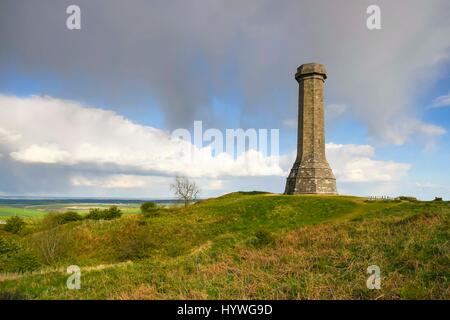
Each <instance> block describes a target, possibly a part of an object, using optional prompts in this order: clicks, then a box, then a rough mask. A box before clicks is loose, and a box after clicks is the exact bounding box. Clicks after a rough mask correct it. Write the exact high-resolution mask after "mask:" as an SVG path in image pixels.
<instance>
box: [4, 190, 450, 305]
mask: <svg viewBox="0 0 450 320" xmlns="http://www.w3.org/2000/svg"><path fill="white" fill-rule="evenodd" d="M449 218H450V203H449V202H444V201H433V202H418V201H417V202H416V201H412V202H410V201H369V202H367V201H364V199H362V198H358V197H350V196H317V195H301V196H300V195H299V196H284V195H276V194H269V193H259V192H253V193H244V192H238V193H232V194H227V195H225V196H222V197H219V198H214V199H208V200H202V201H200V202H198V203H196V204H194V205H191V206H190V207H188V208H164V209H160V210H159V211H158V212H157V213H156V214H154V215H153V216H150V217H146V218H144V217H143V216H142V215H141V214H127V215H124V216H122V217H121V218H120V219H116V220H111V221H102V220H100V221H94V220H82V221H76V222H70V223H67V224H64V225H56V226H55V225H54V224H51V223H50V222H48V221H50V220H51V219H44V220H43V221H39V222H36V223H32V222H28V225H27V227H26V230H25V231H24V232H22V234H21V235H19V236H17V235H11V234H9V233H7V232H5V231H0V239H2V240H1V241H0V251H1V250H3V252H7V250H10V249H8V248H10V247H11V246H12V245H16V247H17V248H18V249H15V251H14V252H16V253H11V252H13V251H11V250H10V251H8V252H10V254H9V258H8V257H6V254H5V255H4V256H3V258H0V259H4V260H3V266H9V268H10V269H9V270H6V269H5V268H6V267H4V270H3V272H4V273H3V274H2V275H0V298H1V297H3V298H27V299H54V298H59V299H80V298H81V299H92V298H93V299H216V298H220V299H410V298H414V299H430V298H435V299H449V298H450V289H449V288H450V283H449V278H450V269H449V266H450V260H449V257H450V247H449V239H450V224H449V222H450V219H449ZM47 220H48V221H47ZM46 221H47V222H46ZM46 223H47V224H46ZM49 241H50V242H53V243H57V246H58V249H57V250H56V253H55V254H54V256H53V257H50V258H49V254H48V253H47V254H46V253H45V243H48V242H49ZM2 246H3V247H2ZM2 248H3V249H2ZM5 248H6V249H5ZM5 257H6V258H5ZM24 257H25V258H24ZM8 259H9V260H8ZM27 259H29V260H27ZM33 259H34V260H33ZM30 261H31V262H33V261H34V262H33V263H36V265H35V266H34V267H33V268H32V269H35V271H33V272H31V271H30V272H25V273H23V274H15V273H12V274H11V273H9V274H5V272H6V271H9V272H11V271H14V269H13V268H14V267H16V268H19V269H20V267H21V266H22V264H23V263H31V262H30ZM1 264H2V261H0V270H1V268H2V267H1ZM69 265H78V266H80V267H81V272H82V277H81V289H80V290H68V289H67V288H66V280H67V277H68V275H67V274H66V272H65V268H67V266H69ZM370 265H378V266H379V267H380V269H381V276H382V281H381V289H380V290H369V289H367V287H366V280H367V278H368V276H369V275H368V274H367V273H366V270H367V267H368V266H370ZM30 270H31V269H30Z"/></svg>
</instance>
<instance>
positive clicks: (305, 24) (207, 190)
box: [0, 0, 450, 199]
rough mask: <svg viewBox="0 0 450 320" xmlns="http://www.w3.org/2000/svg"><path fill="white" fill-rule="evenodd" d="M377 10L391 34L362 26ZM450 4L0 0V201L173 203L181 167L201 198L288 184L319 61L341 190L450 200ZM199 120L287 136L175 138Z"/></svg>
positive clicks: (442, 0) (329, 144) (330, 153)
mask: <svg viewBox="0 0 450 320" xmlns="http://www.w3.org/2000/svg"><path fill="white" fill-rule="evenodd" d="M372 4H376V5H378V6H379V8H380V13H381V14H380V17H381V29H376V30H369V29H368V28H367V26H366V20H367V18H368V17H369V14H367V12H366V10H367V8H368V7H369V6H370V5H372ZM70 5H77V6H79V8H80V10H81V16H80V21H81V29H79V30H69V29H68V28H67V26H66V21H67V19H68V17H69V14H67V13H66V9H67V7H68V6H70ZM448 12H450V2H449V1H447V0H430V1H415V0H408V1H407V0H398V1H384V0H379V1H378V0H371V1H365V0H348V1H339V2H337V1H331V0H329V1H326V0H319V1H312V0H308V1H300V0H282V1H265V0H248V1H238V0H226V1H225V0H208V1H206V0H189V1H185V0H183V1H181V0H173V1H159V0H150V1H143V0H130V1H119V0H96V1H91V0H83V1H80V0H70V1H66V0H61V1H57V2H56V1H51V0H41V1H25V0H2V1H0V196H43V197H45V196H47V197H48V196H62V197H126V198H142V197H145V198H168V197H172V192H171V190H170V183H171V182H172V181H173V179H174V176H176V175H185V176H188V177H190V178H191V179H193V180H195V181H196V182H197V183H198V184H199V186H200V188H201V190H202V192H201V195H200V196H201V197H210V196H217V195H221V194H224V193H227V192H232V191H237V190H264V191H270V192H283V190H284V186H285V181H286V176H287V174H288V172H289V170H290V168H291V166H292V163H293V161H294V159H295V153H296V150H295V148H296V138H297V123H296V119H297V112H298V109H297V108H298V106H297V98H298V97H297V94H298V84H297V82H296V81H295V79H294V74H295V71H296V68H297V67H298V66H299V65H301V64H303V63H308V62H318V63H323V64H324V65H325V66H326V69H327V73H328V78H327V80H326V82H325V123H326V128H325V130H326V153H327V159H328V161H329V163H330V165H331V167H332V169H333V172H334V174H335V176H336V178H337V187H338V192H339V193H340V194H351V195H360V196H382V195H385V196H392V197H394V196H399V195H409V196H416V197H418V198H420V199H434V197H436V196H438V197H443V198H445V199H450V183H449V181H450V169H449V167H448V164H449V163H450V142H449V130H450V19H448ZM194 121H202V126H203V130H204V131H205V130H207V129H209V128H216V129H218V130H220V132H223V133H225V130H226V129H237V128H242V129H244V130H247V129H250V128H255V129H256V130H259V129H267V130H270V129H278V130H279V156H273V155H270V154H269V155H268V154H264V153H263V152H260V150H253V149H251V148H250V147H249V148H248V150H244V151H243V153H241V154H237V155H232V154H230V153H227V152H226V151H223V152H220V153H214V152H211V146H210V145H208V142H207V141H203V142H200V144H199V143H194V141H192V142H188V141H181V140H177V139H173V138H171V134H172V133H173V132H174V130H175V129H178V128H184V129H186V130H189V132H192V134H193V129H194ZM193 154H194V155H195V157H194V158H195V160H194V161H192V155H193Z"/></svg>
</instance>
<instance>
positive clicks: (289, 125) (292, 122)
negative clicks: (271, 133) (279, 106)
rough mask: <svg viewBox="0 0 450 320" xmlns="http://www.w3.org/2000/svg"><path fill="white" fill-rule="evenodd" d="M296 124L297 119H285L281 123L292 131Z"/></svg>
mask: <svg viewBox="0 0 450 320" xmlns="http://www.w3.org/2000/svg"><path fill="white" fill-rule="evenodd" d="M297 123H298V119H297V118H295V119H294V118H289V119H285V120H284V121H283V125H284V126H285V127H286V128H289V129H293V128H297Z"/></svg>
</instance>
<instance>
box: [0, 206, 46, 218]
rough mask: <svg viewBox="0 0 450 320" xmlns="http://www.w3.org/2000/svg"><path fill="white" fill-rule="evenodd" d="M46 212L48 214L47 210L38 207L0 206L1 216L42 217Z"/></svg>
mask: <svg viewBox="0 0 450 320" xmlns="http://www.w3.org/2000/svg"><path fill="white" fill-rule="evenodd" d="M45 214H46V212H45V211H41V210H36V209H28V208H19V207H0V217H11V216H19V217H40V216H43V215H45Z"/></svg>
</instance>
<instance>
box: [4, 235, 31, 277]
mask: <svg viewBox="0 0 450 320" xmlns="http://www.w3.org/2000/svg"><path fill="white" fill-rule="evenodd" d="M38 268H39V262H38V260H37V257H36V256H34V255H33V254H32V253H31V252H29V251H28V250H26V249H24V248H23V247H22V246H21V245H20V244H19V243H18V242H16V241H15V240H13V239H7V238H0V272H21V273H22V272H26V271H33V270H36V269H38Z"/></svg>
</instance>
